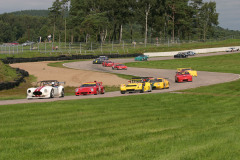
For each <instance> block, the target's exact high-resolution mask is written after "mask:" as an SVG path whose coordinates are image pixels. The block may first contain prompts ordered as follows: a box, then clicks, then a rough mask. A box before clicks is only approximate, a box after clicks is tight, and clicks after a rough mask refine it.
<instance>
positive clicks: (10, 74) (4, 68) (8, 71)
mask: <svg viewBox="0 0 240 160" xmlns="http://www.w3.org/2000/svg"><path fill="white" fill-rule="evenodd" d="M17 77H18V75H17V73H16V70H15V69H13V68H11V67H9V66H8V65H4V64H3V63H2V61H0V83H1V82H10V81H13V80H14V79H15V78H17Z"/></svg>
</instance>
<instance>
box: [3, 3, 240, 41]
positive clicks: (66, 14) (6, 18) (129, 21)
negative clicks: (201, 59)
mask: <svg viewBox="0 0 240 160" xmlns="http://www.w3.org/2000/svg"><path fill="white" fill-rule="evenodd" d="M216 5H217V4H216V2H203V1H202V0H181V1H178V0H123V1H116V0H98V1H95V0H56V1H54V2H53V5H52V6H51V7H50V8H49V9H48V10H28V11H19V12H13V13H4V14H1V15H0V42H1V43H6V42H13V41H18V42H19V43H23V42H25V41H27V40H30V41H35V42H36V41H38V40H39V37H40V36H41V37H42V41H44V40H46V39H47V36H48V35H50V34H51V35H52V40H53V42H54V41H61V42H72V43H73V42H89V41H91V42H101V43H104V42H105V41H115V42H116V41H119V42H121V41H122V40H125V41H127V40H128V41H129V42H133V41H136V40H141V41H142V42H145V43H147V42H148V41H150V40H151V39H155V40H156V39H158V40H166V39H168V40H171V41H172V42H174V41H177V40H201V41H206V40H208V39H218V38H225V37H231V36H238V35H240V32H239V31H232V30H228V29H223V28H221V27H219V26H218V16H219V14H218V13H216Z"/></svg>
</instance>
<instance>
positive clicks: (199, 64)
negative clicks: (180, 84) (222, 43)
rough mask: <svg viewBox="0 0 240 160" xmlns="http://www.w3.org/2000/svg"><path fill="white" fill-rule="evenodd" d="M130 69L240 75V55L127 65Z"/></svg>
mask: <svg viewBox="0 0 240 160" xmlns="http://www.w3.org/2000/svg"><path fill="white" fill-rule="evenodd" d="M127 66H129V67H140V68H157V69H177V68H185V67H192V69H194V70H198V71H210V72H225V73H237V74H239V73H240V53H234V54H226V55H218V56H207V57H195V58H187V59H174V60H161V61H145V62H141V63H139V62H133V63H127Z"/></svg>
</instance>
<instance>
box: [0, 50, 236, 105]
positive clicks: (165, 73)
mask: <svg viewBox="0 0 240 160" xmlns="http://www.w3.org/2000/svg"><path fill="white" fill-rule="evenodd" d="M222 54H230V53H226V52H221V53H209V54H198V55H197V56H193V57H190V58H194V57H201V56H211V55H222ZM233 54H234V53H233ZM167 59H173V57H155V58H150V59H149V60H167ZM133 61H134V59H133V58H130V59H129V58H128V59H114V62H115V63H127V62H133ZM64 66H66V67H69V68H74V69H81V70H91V71H98V72H109V73H120V74H127V75H134V76H142V77H148V76H149V77H156V78H157V77H159V78H168V80H169V82H170V88H169V89H163V90H153V91H152V92H151V93H164V92H171V91H177V90H184V89H190V88H196V87H200V86H207V85H212V84H218V83H224V82H229V81H234V80H237V79H239V78H240V77H239V75H238V74H232V73H217V72H204V71H198V77H194V78H193V82H185V83H175V73H176V70H169V69H146V68H132V67H129V68H128V70H112V68H111V67H103V66H102V65H101V64H92V60H91V61H79V62H73V63H66V64H64ZM79 76H81V75H79ZM136 94H139V93H131V94H120V91H116V92H108V93H105V94H104V95H87V96H65V97H64V98H53V99H33V100H27V99H21V100H7V101H0V105H8V104H19V103H38V102H53V101H60V100H76V99H87V98H106V97H117V96H128V95H136ZM144 94H150V93H148V92H147V93H144Z"/></svg>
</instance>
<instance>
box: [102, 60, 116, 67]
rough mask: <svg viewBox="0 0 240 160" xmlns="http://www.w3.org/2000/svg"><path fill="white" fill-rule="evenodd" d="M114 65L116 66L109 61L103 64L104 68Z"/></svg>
mask: <svg viewBox="0 0 240 160" xmlns="http://www.w3.org/2000/svg"><path fill="white" fill-rule="evenodd" d="M113 65H114V62H112V61H109V60H107V61H104V62H103V63H102V66H104V67H112V66H113Z"/></svg>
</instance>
